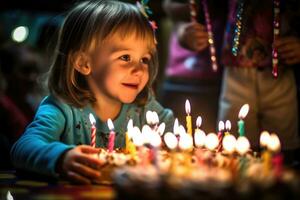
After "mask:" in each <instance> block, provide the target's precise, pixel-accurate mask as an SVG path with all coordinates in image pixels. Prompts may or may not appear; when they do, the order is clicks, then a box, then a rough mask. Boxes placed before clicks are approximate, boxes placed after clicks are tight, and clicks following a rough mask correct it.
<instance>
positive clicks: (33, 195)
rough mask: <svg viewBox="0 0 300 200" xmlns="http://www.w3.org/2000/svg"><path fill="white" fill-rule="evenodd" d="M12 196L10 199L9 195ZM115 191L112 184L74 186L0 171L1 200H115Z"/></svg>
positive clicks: (13, 172) (65, 182)
mask: <svg viewBox="0 0 300 200" xmlns="http://www.w3.org/2000/svg"><path fill="white" fill-rule="evenodd" d="M9 193H10V194H11V196H10V197H8V196H9V195H8V194H9ZM114 198H115V191H114V189H113V187H112V185H110V184H107V183H106V184H99V185H87V186H85V185H72V184H70V183H69V182H67V181H63V180H58V181H57V180H51V179H47V178H46V177H39V178H37V177H35V176H31V175H28V176H24V175H19V174H17V173H16V171H0V199H1V200H2V199H3V200H18V199H26V200H31V199H35V200H54V199H55V200H56V199H61V200H81V199H98V200H99V199H107V200H110V199H114Z"/></svg>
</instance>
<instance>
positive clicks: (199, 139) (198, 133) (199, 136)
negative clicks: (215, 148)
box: [194, 129, 206, 147]
mask: <svg viewBox="0 0 300 200" xmlns="http://www.w3.org/2000/svg"><path fill="white" fill-rule="evenodd" d="M205 138H206V134H205V132H204V131H202V130H200V129H196V130H195V135H194V140H195V145H196V147H203V146H204V145H205Z"/></svg>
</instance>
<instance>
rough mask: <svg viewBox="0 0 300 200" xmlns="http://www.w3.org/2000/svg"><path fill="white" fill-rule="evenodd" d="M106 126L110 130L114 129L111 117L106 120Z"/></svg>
mask: <svg viewBox="0 0 300 200" xmlns="http://www.w3.org/2000/svg"><path fill="white" fill-rule="evenodd" d="M107 126H108V129H109V130H110V131H112V130H114V128H115V127H114V124H113V122H112V120H111V119H108V120H107Z"/></svg>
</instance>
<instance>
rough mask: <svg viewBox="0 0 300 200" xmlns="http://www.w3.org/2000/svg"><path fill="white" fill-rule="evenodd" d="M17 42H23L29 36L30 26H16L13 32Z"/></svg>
mask: <svg viewBox="0 0 300 200" xmlns="http://www.w3.org/2000/svg"><path fill="white" fill-rule="evenodd" d="M11 37H12V39H13V40H14V41H15V42H23V41H24V40H26V39H27V37H28V28H27V27H26V26H19V27H16V28H15V29H14V30H13V31H12V34H11Z"/></svg>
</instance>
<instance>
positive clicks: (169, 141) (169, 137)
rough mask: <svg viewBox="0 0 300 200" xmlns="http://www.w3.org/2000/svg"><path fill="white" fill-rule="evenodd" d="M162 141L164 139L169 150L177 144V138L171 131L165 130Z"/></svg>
mask: <svg viewBox="0 0 300 200" xmlns="http://www.w3.org/2000/svg"><path fill="white" fill-rule="evenodd" d="M164 141H165V143H166V145H167V147H168V148H169V149H171V150H172V149H175V148H176V147H177V145H178V140H177V138H176V136H175V135H174V134H173V133H171V132H167V133H166V134H165V136H164Z"/></svg>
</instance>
